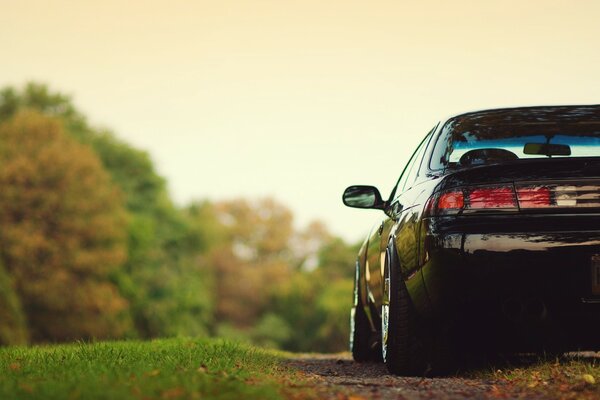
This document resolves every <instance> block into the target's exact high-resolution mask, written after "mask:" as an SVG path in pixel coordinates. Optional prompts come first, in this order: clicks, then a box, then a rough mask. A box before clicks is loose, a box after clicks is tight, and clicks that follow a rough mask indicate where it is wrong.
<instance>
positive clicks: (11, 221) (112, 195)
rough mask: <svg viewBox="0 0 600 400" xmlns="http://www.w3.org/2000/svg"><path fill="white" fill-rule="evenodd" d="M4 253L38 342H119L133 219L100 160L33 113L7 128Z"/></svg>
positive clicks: (1, 216) (1, 127)
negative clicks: (121, 278)
mask: <svg viewBox="0 0 600 400" xmlns="http://www.w3.org/2000/svg"><path fill="white" fill-rule="evenodd" d="M0 142H1V143H2V147H1V148H0V164H1V165H2V169H0V187H2V191H0V226H2V230H0V242H1V243H2V244H3V245H2V248H1V249H0V256H1V259H2V262H3V264H4V266H5V268H6V269H7V271H8V272H9V273H10V274H11V276H12V277H13V279H14V281H15V285H16V290H17V292H18V293H19V295H20V298H21V301H22V304H23V308H24V310H25V312H26V315H27V320H28V326H29V327H30V329H31V335H32V337H33V338H34V339H38V340H42V339H46V338H52V339H55V340H68V339H75V338H91V337H119V336H122V335H124V334H125V333H126V332H127V331H128V330H129V329H130V326H129V320H128V318H127V317H128V316H127V314H126V311H127V302H126V301H125V299H123V298H122V297H121V296H120V295H119V293H118V291H117V288H116V287H115V286H114V285H111V284H110V283H108V282H106V281H105V278H106V277H107V276H108V275H109V274H110V273H111V272H112V271H113V270H114V269H115V268H117V267H119V266H120V265H121V264H122V263H123V261H124V260H125V255H126V248H125V235H124V227H125V224H126V214H125V210H124V208H123V205H122V200H121V197H120V194H119V192H118V191H117V190H116V188H115V187H114V186H113V185H112V184H111V182H110V178H109V176H108V175H107V174H106V172H105V171H104V169H103V168H102V165H101V163H100V161H99V160H98V158H97V156H96V155H95V154H94V153H93V152H92V151H91V150H90V149H88V148H86V147H85V146H83V145H81V144H79V143H77V142H76V141H75V140H73V139H72V138H70V137H68V136H67V135H66V134H65V132H64V129H63V127H62V125H61V123H60V122H59V121H57V120H55V119H52V118H48V117H45V116H43V115H41V114H39V113H38V112H34V111H21V112H17V114H15V115H14V116H13V117H11V118H9V119H8V120H7V121H5V122H3V123H2V124H0Z"/></svg>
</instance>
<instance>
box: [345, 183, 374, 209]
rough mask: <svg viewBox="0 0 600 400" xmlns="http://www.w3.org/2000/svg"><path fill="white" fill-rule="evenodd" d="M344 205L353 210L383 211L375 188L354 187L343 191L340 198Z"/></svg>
mask: <svg viewBox="0 0 600 400" xmlns="http://www.w3.org/2000/svg"><path fill="white" fill-rule="evenodd" d="M342 199H343V201H344V204H345V205H346V206H348V207H354V208H376V209H378V210H383V209H384V202H383V200H382V199H381V194H380V193H379V190H378V189H377V188H376V187H375V186H363V185H355V186H350V187H349V188H347V189H346V190H344V196H343V197H342Z"/></svg>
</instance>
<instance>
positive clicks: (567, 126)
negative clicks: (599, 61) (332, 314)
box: [343, 105, 600, 375]
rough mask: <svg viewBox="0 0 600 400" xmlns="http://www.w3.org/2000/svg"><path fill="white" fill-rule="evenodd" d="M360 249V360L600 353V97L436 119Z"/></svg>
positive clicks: (420, 361)
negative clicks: (595, 100) (575, 103)
mask: <svg viewBox="0 0 600 400" xmlns="http://www.w3.org/2000/svg"><path fill="white" fill-rule="evenodd" d="M343 200H344V204H345V205H347V206H350V207H356V208H375V209H380V210H382V211H383V212H384V213H385V216H384V218H382V220H380V222H381V223H380V224H377V225H376V226H375V227H374V228H373V230H372V231H371V232H370V234H369V236H368V238H367V239H366V241H365V242H364V244H363V246H362V248H361V249H360V252H359V254H358V258H357V262H356V282H355V289H354V307H353V308H352V312H351V338H350V347H351V350H352V354H353V357H354V359H355V360H357V361H366V360H381V359H383V361H384V362H385V363H386V365H387V367H388V369H389V371H390V372H392V373H395V374H402V375H413V374H415V375H421V374H423V373H425V372H426V371H431V370H432V369H433V370H434V371H435V370H439V371H443V370H446V369H447V368H452V367H453V366H455V365H456V362H457V360H458V359H459V357H460V356H461V355H462V354H465V353H466V352H469V353H470V354H481V353H495V354H498V353H507V352H538V351H546V352H552V353H561V352H566V351H572V350H580V349H586V350H597V349H600V105H590V106H552V107H523V108H507V109H496V110H485V111H478V112H471V113H467V114H462V115H458V116H454V117H452V118H449V119H448V120H447V121H445V122H443V123H439V124H437V125H436V126H435V127H434V128H433V129H432V130H431V131H430V132H429V133H428V134H427V135H426V136H425V138H424V139H423V141H422V142H421V144H420V145H419V146H418V147H417V149H416V150H415V152H414V154H413V155H412V157H411V159H410V160H409V161H408V163H407V164H406V166H405V167H404V170H403V172H402V174H401V175H400V179H399V180H398V182H397V184H396V185H395V187H394V189H393V190H392V193H391V194H390V196H389V197H388V198H387V200H383V199H382V197H381V195H380V193H379V191H378V190H377V188H375V187H373V186H351V187H349V188H347V189H346V191H345V192H344V196H343Z"/></svg>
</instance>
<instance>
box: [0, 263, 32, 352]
mask: <svg viewBox="0 0 600 400" xmlns="http://www.w3.org/2000/svg"><path fill="white" fill-rule="evenodd" d="M0 321H2V323H1V324H0V345H12V344H25V343H27V341H28V337H29V332H28V330H27V326H26V321H25V313H24V312H23V307H22V306H21V300H20V299H19V296H18V295H17V293H16V291H15V287H14V280H13V279H12V277H11V276H10V275H9V274H8V273H7V272H6V270H5V268H4V266H3V265H2V264H0Z"/></svg>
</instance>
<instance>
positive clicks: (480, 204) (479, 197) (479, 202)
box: [468, 186, 517, 209]
mask: <svg viewBox="0 0 600 400" xmlns="http://www.w3.org/2000/svg"><path fill="white" fill-rule="evenodd" d="M468 208H470V209H485V208H517V199H516V197H515V192H514V190H513V188H512V186H507V187H504V186H502V187H491V188H490V187H487V188H477V189H473V190H471V192H470V193H469V207H468Z"/></svg>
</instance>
